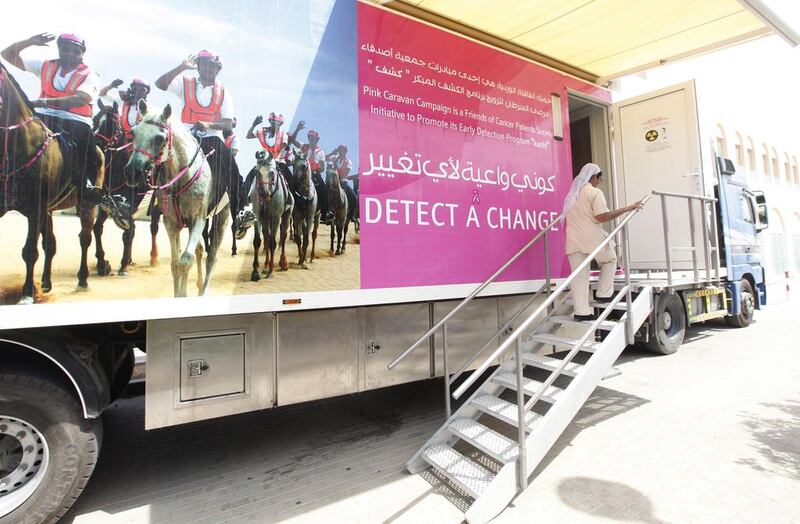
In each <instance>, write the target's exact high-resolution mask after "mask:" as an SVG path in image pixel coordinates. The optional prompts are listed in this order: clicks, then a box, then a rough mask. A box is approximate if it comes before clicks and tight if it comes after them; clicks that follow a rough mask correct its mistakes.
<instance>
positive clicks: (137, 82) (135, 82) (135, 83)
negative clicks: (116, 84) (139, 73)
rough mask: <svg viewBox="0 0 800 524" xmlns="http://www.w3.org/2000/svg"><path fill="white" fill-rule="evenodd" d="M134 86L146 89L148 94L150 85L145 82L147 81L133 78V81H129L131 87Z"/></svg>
mask: <svg viewBox="0 0 800 524" xmlns="http://www.w3.org/2000/svg"><path fill="white" fill-rule="evenodd" d="M134 86H142V87H144V88H145V89H147V92H148V93H149V92H150V84H149V83H148V82H147V80H143V79H141V78H134V79H133V80H131V87H134Z"/></svg>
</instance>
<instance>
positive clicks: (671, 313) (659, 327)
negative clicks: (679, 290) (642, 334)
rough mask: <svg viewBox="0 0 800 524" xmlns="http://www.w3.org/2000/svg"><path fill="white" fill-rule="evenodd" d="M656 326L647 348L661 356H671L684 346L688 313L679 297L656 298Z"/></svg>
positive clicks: (660, 296) (673, 295) (672, 295)
mask: <svg viewBox="0 0 800 524" xmlns="http://www.w3.org/2000/svg"><path fill="white" fill-rule="evenodd" d="M653 314H654V317H655V326H654V329H653V331H654V332H653V333H651V335H650V340H648V341H647V342H645V348H647V350H648V351H652V352H653V353H658V354H660V355H671V354H673V353H675V352H676V351H678V348H679V347H681V344H683V337H684V335H685V334H686V312H685V311H684V309H683V301H682V300H681V298H680V297H679V296H678V295H675V294H672V293H665V294H663V295H659V296H658V297H657V298H656V309H655V311H654V312H653Z"/></svg>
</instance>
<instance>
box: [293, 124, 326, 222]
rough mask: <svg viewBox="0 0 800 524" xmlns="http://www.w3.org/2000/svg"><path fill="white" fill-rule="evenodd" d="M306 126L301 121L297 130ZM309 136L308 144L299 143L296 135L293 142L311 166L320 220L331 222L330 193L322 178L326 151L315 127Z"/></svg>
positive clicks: (310, 130)
mask: <svg viewBox="0 0 800 524" xmlns="http://www.w3.org/2000/svg"><path fill="white" fill-rule="evenodd" d="M304 127H305V122H304V121H302V120H301V121H300V122H298V124H297V131H299V130H300V129H303V128H304ZM306 137H307V138H308V143H307V144H301V143H299V142H298V141H297V140H296V139H295V138H294V137H290V138H292V143H293V144H294V145H296V146H300V151H301V152H302V153H303V154H304V155H305V156H306V159H307V160H308V165H309V167H311V180H312V182H314V188H315V189H316V191H317V195H318V196H317V209H319V210H320V222H322V223H323V224H330V221H331V219H332V218H333V215H332V213H331V212H330V209H329V207H330V206H329V205H328V199H327V198H325V197H326V196H327V194H328V191H327V188H326V187H325V180H323V179H322V173H324V172H325V152H324V151H323V150H322V148H321V147H319V133H318V132H316V131H314V130H313V129H309V130H308V133H307V134H306Z"/></svg>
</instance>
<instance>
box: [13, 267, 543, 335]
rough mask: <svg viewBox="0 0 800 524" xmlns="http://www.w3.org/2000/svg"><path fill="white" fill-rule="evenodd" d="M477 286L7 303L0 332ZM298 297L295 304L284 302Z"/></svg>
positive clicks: (379, 300) (384, 300)
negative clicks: (30, 303)
mask: <svg viewBox="0 0 800 524" xmlns="http://www.w3.org/2000/svg"><path fill="white" fill-rule="evenodd" d="M542 283H544V280H543V279H539V280H524V281H514V282H497V283H494V284H491V285H490V286H489V287H488V288H487V289H486V290H485V291H484V292H483V293H482V294H481V296H490V295H510V294H516V293H530V292H532V291H533V290H535V289H538V288H539V286H541V285H542ZM478 285H479V283H473V284H455V285H447V286H416V287H405V288H383V289H349V290H340V291H307V292H302V293H270V294H253V295H216V296H215V295H211V296H205V297H186V298H150V299H138V300H102V301H101V300H98V301H91V302H80V303H76V302H66V303H63V302H62V303H46V304H32V305H11V306H1V307H0V312H2V314H0V330H2V329H21V328H37V327H45V326H69V325H83V324H99V323H104V322H128V321H136V320H157V319H170V318H189V317H208V316H214V315H239V314H247V313H271V312H279V311H303V310H308V309H326V308H341V307H358V306H373V305H383V304H402V303H410V302H427V301H432V300H454V299H461V298H464V297H465V296H467V295H468V294H470V293H471V292H472V291H473V290H474V289H475V288H476V287H477V286H478ZM297 299H299V300H300V303H299V304H297V303H295V304H284V301H285V300H297Z"/></svg>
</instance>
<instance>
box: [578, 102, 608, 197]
mask: <svg viewBox="0 0 800 524" xmlns="http://www.w3.org/2000/svg"><path fill="white" fill-rule="evenodd" d="M568 104H569V133H570V149H571V153H572V177H573V178H575V177H576V176H577V175H578V173H579V172H580V170H581V168H582V167H583V166H584V164H586V163H588V162H592V163H594V164H597V165H598V166H600V169H601V170H602V171H603V174H604V175H605V176H604V177H603V178H602V181H601V182H600V186H599V188H600V190H601V191H602V192H603V194H604V195H605V196H606V202H607V203H608V206H609V207H610V208H613V207H614V204H615V202H616V199H615V198H614V192H613V186H612V183H611V178H612V177H611V155H610V150H609V143H610V140H609V136H608V111H607V108H606V106H604V105H601V104H597V103H595V102H592V101H590V100H587V99H585V98H581V97H580V96H577V95H574V94H570V95H569V97H568Z"/></svg>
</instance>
